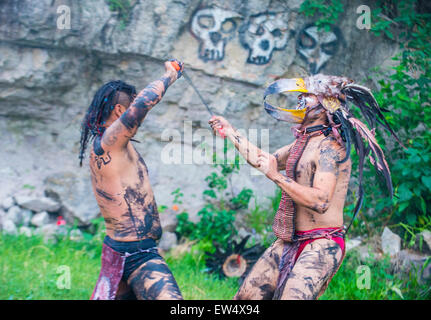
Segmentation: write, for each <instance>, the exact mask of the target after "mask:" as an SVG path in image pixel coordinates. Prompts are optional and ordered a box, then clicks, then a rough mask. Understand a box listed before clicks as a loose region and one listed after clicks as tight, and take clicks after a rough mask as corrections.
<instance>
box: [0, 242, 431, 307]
mask: <svg viewBox="0 0 431 320" xmlns="http://www.w3.org/2000/svg"><path fill="white" fill-rule="evenodd" d="M100 253H101V239H100V237H99V238H97V237H95V238H93V239H91V240H86V241H81V242H74V241H70V240H60V241H58V242H57V243H56V244H44V242H43V240H42V239H41V238H40V237H30V238H27V237H25V236H6V235H0V299H2V300H7V299H29V300H40V299H48V300H49V299H61V300H63V299H65V300H88V299H89V297H90V296H91V293H92V290H93V287H94V285H95V283H96V280H97V277H98V273H99V268H100ZM165 258H166V261H167V263H168V265H169V267H170V268H171V270H172V272H173V274H174V276H175V278H176V280H177V282H178V285H179V287H180V288H181V291H182V293H183V295H184V298H185V299H187V300H201V299H227V300H230V299H232V298H233V296H234V295H235V292H236V291H237V289H238V280H237V279H218V278H217V277H216V276H215V275H212V274H208V273H206V272H205V263H204V257H203V254H202V253H201V250H199V245H194V246H193V247H192V250H191V251H190V252H188V253H183V254H181V255H175V256H174V255H169V254H168V255H167V256H166V257H165ZM360 265H361V263H360V261H359V259H358V257H357V256H356V255H354V254H348V255H347V256H346V259H345V261H344V263H343V265H342V267H341V268H340V270H339V272H338V273H337V275H336V276H335V277H334V279H333V280H332V282H331V284H330V286H329V288H328V290H327V291H326V292H325V294H324V295H323V296H322V298H321V299H328V300H329V299H330V300H335V299H336V300H346V299H401V298H402V297H403V298H404V299H430V289H429V286H426V285H419V284H418V283H417V281H416V280H415V279H414V278H410V279H404V280H399V279H396V278H395V277H394V276H393V275H391V274H390V273H389V272H388V271H387V270H388V267H389V262H388V261H380V262H377V261H373V260H370V262H369V263H367V265H368V266H369V267H370V270H371V287H370V289H368V290H367V289H362V290H359V289H358V288H357V285H356V279H357V276H356V270H357V267H358V266H360ZM62 266H63V268H64V266H66V267H68V268H69V270H70V276H71V282H70V288H69V289H67V288H63V289H62V288H61V285H62V284H64V282H62V281H61V280H62V279H63V278H64V277H63V276H64V269H61V268H60V269H59V267H62ZM58 285H60V286H58ZM427 290H428V291H427ZM401 296H402V297H401Z"/></svg>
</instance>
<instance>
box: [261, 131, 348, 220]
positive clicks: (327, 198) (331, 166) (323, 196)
mask: <svg viewBox="0 0 431 320" xmlns="http://www.w3.org/2000/svg"><path fill="white" fill-rule="evenodd" d="M317 152H318V155H317V165H316V173H315V175H314V180H313V184H312V186H311V187H308V186H304V185H301V184H299V183H297V182H295V181H294V180H292V179H290V178H288V177H286V176H284V175H282V174H281V173H280V172H279V171H278V168H277V160H276V159H275V157H274V156H273V155H269V156H267V155H264V154H262V155H260V156H259V160H258V163H259V170H261V171H262V172H263V173H265V174H266V176H267V177H268V178H269V179H271V180H272V181H274V182H275V183H276V184H277V185H278V186H279V187H280V188H281V189H282V190H283V191H285V192H286V193H287V194H289V195H290V196H291V197H292V199H293V201H294V202H296V203H298V204H300V205H302V206H305V207H307V208H309V209H311V210H313V211H314V212H316V213H319V214H324V213H325V212H326V210H327V209H328V208H329V203H330V202H331V200H332V196H333V195H334V191H335V186H336V184H337V177H338V166H339V164H338V163H337V161H339V160H340V159H343V158H344V155H343V152H344V150H342V149H341V148H340V146H339V145H338V144H337V143H336V142H334V141H331V140H325V141H324V142H323V143H322V144H321V146H320V148H319V150H318V151H317Z"/></svg>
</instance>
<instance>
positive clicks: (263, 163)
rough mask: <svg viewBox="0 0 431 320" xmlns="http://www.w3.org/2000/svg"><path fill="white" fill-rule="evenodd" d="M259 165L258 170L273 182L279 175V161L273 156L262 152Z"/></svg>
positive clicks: (258, 160)
mask: <svg viewBox="0 0 431 320" xmlns="http://www.w3.org/2000/svg"><path fill="white" fill-rule="evenodd" d="M257 164H258V168H257V169H258V170H259V171H260V172H262V173H264V174H265V175H266V176H267V177H268V178H269V179H271V180H272V179H273V178H274V177H275V176H276V175H277V174H278V164H277V159H276V158H275V157H274V156H273V155H272V154H269V153H267V152H262V153H261V154H259V156H258V159H257Z"/></svg>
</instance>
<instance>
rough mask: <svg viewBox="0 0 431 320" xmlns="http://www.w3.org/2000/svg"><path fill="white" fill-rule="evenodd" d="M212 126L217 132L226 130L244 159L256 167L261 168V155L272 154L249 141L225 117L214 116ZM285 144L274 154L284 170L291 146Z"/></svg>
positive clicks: (227, 135) (226, 133) (211, 121)
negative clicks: (259, 162) (259, 161)
mask: <svg viewBox="0 0 431 320" xmlns="http://www.w3.org/2000/svg"><path fill="white" fill-rule="evenodd" d="M209 123H210V124H211V127H212V128H213V130H214V132H215V133H216V130H217V129H223V130H224V131H225V135H226V138H228V139H229V140H230V141H232V142H233V144H234V145H235V148H236V149H237V150H238V151H239V153H240V154H241V155H242V156H243V157H244V159H245V160H246V161H247V162H248V163H249V164H250V165H251V166H253V167H254V168H257V169H259V164H258V159H259V156H260V155H266V156H270V154H269V153H267V152H264V151H263V150H261V149H260V148H258V147H257V146H255V145H254V144H252V143H251V142H250V141H248V140H247V139H246V138H245V137H243V136H242V135H241V134H240V133H239V132H238V131H237V130H235V128H234V127H233V126H232V125H231V124H230V123H229V122H228V121H227V120H226V119H225V118H223V117H220V116H215V117H212V118H211V120H210V121H209ZM292 145H293V143H292V144H290V145H288V146H285V147H283V148H280V149H279V150H277V151H276V152H275V153H274V156H275V157H276V158H277V161H278V167H279V170H282V169H283V168H284V167H285V163H286V159H287V157H288V155H289V151H290V148H291V146H292Z"/></svg>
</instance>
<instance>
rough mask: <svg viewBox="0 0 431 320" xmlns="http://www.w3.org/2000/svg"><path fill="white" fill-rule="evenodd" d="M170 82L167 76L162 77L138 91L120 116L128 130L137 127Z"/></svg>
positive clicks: (160, 97)
mask: <svg viewBox="0 0 431 320" xmlns="http://www.w3.org/2000/svg"><path fill="white" fill-rule="evenodd" d="M170 82H171V79H170V78H169V77H162V78H160V79H159V80H156V81H154V82H152V83H150V84H149V85H148V86H147V87H146V88H145V89H143V90H142V91H141V92H139V94H138V95H137V97H136V98H135V100H134V101H133V103H132V105H131V106H130V108H129V109H127V110H126V112H124V113H123V114H122V116H121V118H120V120H121V122H122V123H123V125H124V126H125V127H126V128H127V129H129V130H131V129H134V128H137V127H139V126H140V124H141V122H142V120H143V119H144V118H145V116H146V115H147V113H148V111H150V110H151V109H152V108H153V107H154V106H155V105H156V104H157V103H158V102H159V101H160V100H161V99H162V97H163V96H164V94H165V92H166V90H167V89H168V87H169V85H170Z"/></svg>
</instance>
